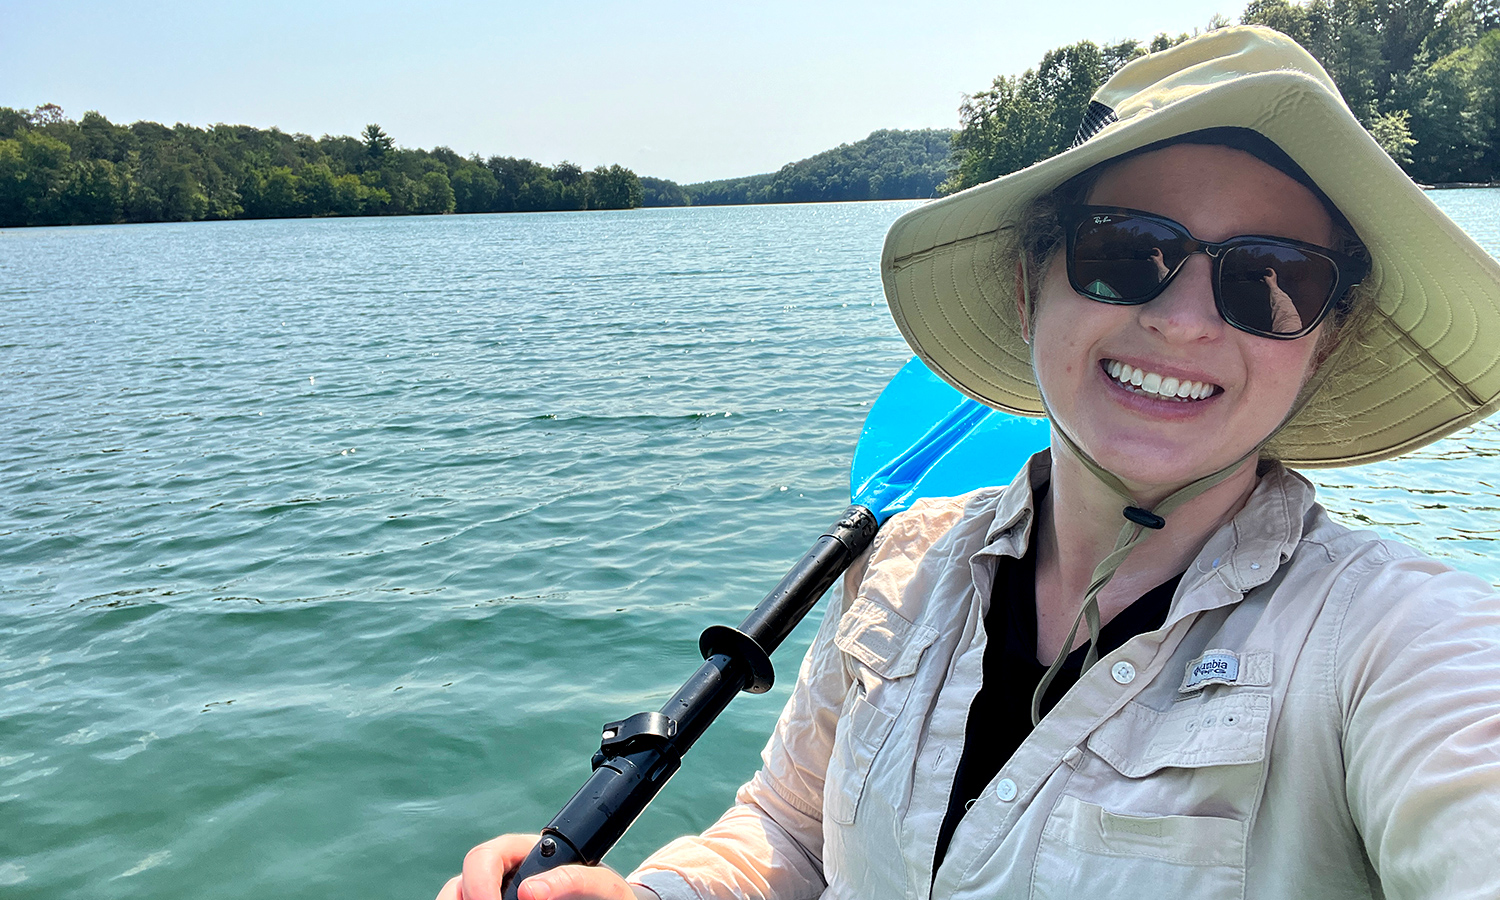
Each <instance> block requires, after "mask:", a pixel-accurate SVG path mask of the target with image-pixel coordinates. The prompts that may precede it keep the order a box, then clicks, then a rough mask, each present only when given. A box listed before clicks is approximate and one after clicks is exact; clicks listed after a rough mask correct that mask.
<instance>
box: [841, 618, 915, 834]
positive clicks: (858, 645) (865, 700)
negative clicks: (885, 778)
mask: <svg viewBox="0 0 1500 900" xmlns="http://www.w3.org/2000/svg"><path fill="white" fill-rule="evenodd" d="M936 638H937V631H935V630H934V629H932V628H929V627H927V626H926V625H916V624H913V623H912V622H909V621H907V620H906V619H905V618H903V617H902V616H901V615H900V614H899V613H897V612H896V611H895V610H892V609H889V608H887V607H884V606H881V605H880V604H878V603H875V602H873V601H871V600H868V599H866V598H863V597H862V598H860V599H857V600H855V601H854V603H852V604H851V605H850V607H849V610H848V611H847V612H845V613H844V615H843V617H842V618H840V619H839V630H838V634H837V635H836V636H835V637H834V644H835V645H836V646H837V647H838V648H839V650H841V651H842V652H843V653H844V655H845V656H846V657H847V659H846V662H847V663H848V665H849V669H850V671H851V673H852V674H853V678H854V684H853V685H852V686H851V687H850V690H849V694H848V696H846V697H845V699H844V708H843V711H842V713H841V714H840V716H839V724H838V731H837V733H836V734H835V736H834V743H833V753H832V755H831V756H830V757H829V760H828V774H827V778H826V781H825V783H824V788H823V811H824V813H825V814H826V815H827V816H828V817H829V818H830V819H832V820H834V821H835V822H839V823H841V824H844V825H850V824H853V822H854V816H855V813H856V812H857V811H858V809H859V800H860V796H861V795H862V794H863V793H864V789H865V782H866V780H867V779H868V778H869V775H870V766H871V765H872V764H873V763H874V761H875V756H876V754H877V753H879V751H880V748H881V747H882V746H883V745H884V743H885V740H886V738H887V737H889V736H890V733H891V727H892V726H893V725H894V724H895V722H896V717H897V716H898V715H900V713H901V710H902V708H903V707H905V705H906V698H907V695H909V694H910V693H911V676H912V675H913V674H914V673H915V672H916V671H917V664H918V663H919V662H920V661H921V658H922V652H923V651H924V650H926V649H927V647H928V646H929V645H931V644H932V642H933V640H935V639H936Z"/></svg>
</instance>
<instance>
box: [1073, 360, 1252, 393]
mask: <svg viewBox="0 0 1500 900" xmlns="http://www.w3.org/2000/svg"><path fill="white" fill-rule="evenodd" d="M1099 365H1100V367H1101V368H1102V369H1103V370H1104V372H1105V374H1107V375H1108V376H1109V377H1110V378H1113V379H1114V380H1115V382H1116V383H1117V384H1118V385H1120V386H1121V387H1122V388H1124V389H1125V390H1127V391H1129V392H1131V393H1133V394H1144V395H1146V396H1148V397H1154V398H1155V399H1158V400H1169V401H1172V402H1174V403H1192V402H1196V401H1199V400H1206V399H1208V398H1209V397H1212V396H1213V395H1215V394H1218V393H1222V392H1223V390H1224V389H1223V388H1221V387H1219V386H1218V385H1216V384H1214V383H1213V382H1211V381H1198V380H1195V379H1192V378H1188V377H1186V376H1184V377H1181V378H1179V377H1177V376H1175V375H1163V374H1161V373H1160V372H1157V371H1154V367H1141V366H1132V365H1131V364H1129V363H1126V362H1121V361H1120V360H1118V359H1104V360H1100V362H1099Z"/></svg>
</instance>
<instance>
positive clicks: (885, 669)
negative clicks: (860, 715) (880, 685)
mask: <svg viewBox="0 0 1500 900" xmlns="http://www.w3.org/2000/svg"><path fill="white" fill-rule="evenodd" d="M936 639H937V631H936V630H935V629H932V628H929V627H927V626H926V625H916V624H913V623H911V622H908V621H907V620H906V619H904V618H902V617H901V615H900V614H899V613H897V612H896V611H895V610H893V609H887V608H886V607H884V606H881V605H880V604H878V603H875V602H873V601H871V600H868V599H866V598H864V597H861V598H859V599H857V600H855V601H854V602H853V603H852V604H850V605H849V610H848V611H847V612H845V613H844V615H843V617H842V618H840V619H839V630H838V634H837V635H836V636H835V637H834V639H833V642H834V644H835V645H836V646H837V647H838V648H839V649H840V650H842V651H844V652H845V653H847V654H849V655H850V656H852V657H854V658H855V659H857V660H859V661H860V662H862V663H864V664H865V665H867V666H869V667H870V668H871V669H873V670H874V671H875V673H876V674H877V675H879V676H880V677H882V678H905V677H906V676H908V675H910V674H912V673H913V672H915V671H917V662H918V661H919V660H920V659H921V658H922V651H923V650H926V649H927V647H928V645H930V644H931V643H932V642H933V641H934V640H936Z"/></svg>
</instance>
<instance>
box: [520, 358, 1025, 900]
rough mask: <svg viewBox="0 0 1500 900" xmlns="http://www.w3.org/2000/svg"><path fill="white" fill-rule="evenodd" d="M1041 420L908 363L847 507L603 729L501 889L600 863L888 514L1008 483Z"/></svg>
mask: <svg viewBox="0 0 1500 900" xmlns="http://www.w3.org/2000/svg"><path fill="white" fill-rule="evenodd" d="M1048 428H1049V426H1048V424H1047V421H1046V420H1045V419H1023V418H1019V417H1016V416H1010V415H1006V414H1004V413H1001V412H998V411H996V410H993V409H990V408H989V407H986V406H984V405H982V404H980V403H978V402H976V401H974V400H970V399H968V398H967V397H964V396H962V395H961V394H959V393H958V392H957V391H956V390H954V389H953V388H952V387H950V386H948V384H947V383H945V382H944V381H942V380H941V379H940V378H938V377H937V376H936V375H934V374H932V372H930V371H929V370H928V369H927V367H926V366H924V365H923V364H922V362H921V361H920V360H918V359H912V360H911V361H909V362H908V363H907V364H906V365H905V366H904V367H902V369H901V371H900V372H897V373H896V376H895V377H894V378H892V379H891V381H890V383H889V384H887V385H886V387H885V390H884V391H882V392H881V394H880V397H879V399H877V400H876V401H875V405H874V406H873V407H871V409H870V414H869V415H868V416H867V417H866V418H865V426H864V430H863V431H862V432H861V434H860V439H859V444H858V446H857V447H856V448H855V450H854V461H853V464H852V465H851V466H850V470H849V486H850V498H851V505H850V506H849V508H848V509H846V510H844V514H843V515H842V516H840V517H839V520H838V521H837V522H836V523H834V525H833V527H832V528H830V529H828V530H827V531H825V532H824V533H823V534H822V536H820V537H819V538H818V540H817V542H816V543H814V544H813V547H812V549H811V550H809V551H808V552H807V553H806V555H804V556H803V557H802V559H801V560H799V561H798V562H797V564H796V565H794V566H793V567H792V568H791V571H789V572H787V574H786V576H785V577H783V578H782V579H781V581H780V583H778V584H777V585H776V587H775V589H774V590H772V591H771V593H769V594H767V595H766V597H765V599H764V600H762V601H761V602H760V605H758V606H756V607H755V609H754V610H752V611H751V613H750V615H749V616H747V617H746V618H745V620H744V621H743V622H741V623H740V626H739V628H729V627H727V626H724V625H713V626H710V627H709V628H708V629H706V630H705V631H704V632H703V634H702V636H701V637H700V638H699V639H698V649H699V650H700V651H701V652H702V654H703V659H704V662H703V665H702V666H700V667H699V668H698V671H697V672H696V673H694V675H693V677H691V678H689V679H688V680H687V682H686V683H685V684H683V686H682V687H681V688H679V689H678V691H677V693H675V694H673V695H672V698H671V699H670V700H668V701H667V703H666V705H665V706H663V707H662V708H661V710H660V711H658V712H643V713H636V714H635V715H633V716H631V717H629V718H628V719H622V720H620V721H618V722H610V723H609V724H607V725H605V726H604V734H603V739H602V741H601V743H600V746H599V750H598V752H596V753H595V754H594V772H593V774H592V775H591V776H590V777H589V779H588V780H587V781H586V782H584V785H583V787H582V788H580V789H579V790H578V793H576V794H574V795H573V799H571V800H569V801H568V803H567V805H566V806H564V807H563V808H562V811H561V812H559V813H558V814H557V815H556V816H555V817H554V818H553V819H552V821H551V822H550V823H548V825H547V827H546V828H544V829H542V839H541V841H540V842H538V843H537V845H536V847H535V848H533V849H532V851H531V853H530V855H528V856H527V857H526V859H525V861H524V862H522V863H521V865H520V867H519V868H518V869H517V870H516V872H515V873H514V874H513V875H512V876H511V877H510V879H509V880H508V881H507V883H506V885H505V890H504V898H505V900H516V890H517V888H518V887H519V886H520V884H521V882H522V881H524V880H526V879H527V878H529V877H531V876H532V875H536V874H538V873H540V872H545V871H547V870H549V869H553V868H556V867H557V866H563V865H569V864H574V863H583V864H585V865H591V866H592V865H598V863H599V861H600V860H601V859H602V858H603V857H604V854H605V853H606V852H608V851H609V849H610V848H611V847H613V846H614V845H615V842H616V841H618V840H619V839H620V836H621V835H623V834H624V833H625V830H626V829H627V828H629V827H630V825H631V823H633V822H634V821H635V819H636V816H638V815H640V813H641V811H642V810H643V809H645V808H646V804H648V803H650V802H651V800H652V798H653V797H655V796H656V794H657V792H658V791H660V790H661V789H662V787H663V786H664V785H665V784H666V783H667V780H668V779H669V778H671V777H672V775H673V774H674V773H675V772H676V771H677V769H678V767H679V766H680V765H681V762H682V756H683V754H685V753H686V752H687V751H688V748H689V747H691V746H692V745H693V742H694V741H696V740H697V739H698V738H699V736H701V735H702V734H703V732H704V731H705V730H706V729H707V728H708V726H709V724H710V723H712V722H713V720H714V719H715V718H716V717H717V716H718V715H719V713H721V712H723V711H724V708H725V707H726V706H728V705H729V701H730V700H732V699H734V696H735V695H736V694H738V693H739V692H740V691H745V692H747V693H751V694H762V693H765V692H766V691H768V690H770V689H771V684H772V682H773V681H774V678H775V673H774V671H773V669H772V667H771V653H772V652H773V651H775V649H776V648H777V647H778V646H780V644H781V642H782V641H783V640H784V639H785V638H786V637H787V635H788V634H790V633H791V631H792V629H793V628H795V627H796V626H797V623H798V622H800V621H802V618H803V617H804V616H805V615H807V613H808V611H809V610H811V609H812V607H813V605H814V604H816V603H817V602H818V598H819V597H821V596H822V595H823V592H824V591H826V590H827V589H828V587H829V586H830V585H832V584H833V582H834V581H835V580H836V579H837V578H838V577H839V576H840V575H841V574H843V572H844V570H845V569H847V568H848V567H849V565H850V563H852V562H853V561H854V559H855V558H856V557H858V556H859V555H860V553H862V552H864V549H865V548H866V547H867V546H869V544H870V541H871V540H872V539H873V538H874V537H875V531H876V529H877V528H878V527H879V526H880V524H881V523H882V522H884V521H885V520H886V519H887V518H889V517H890V516H892V515H894V514H895V513H898V512H900V511H901V510H903V509H906V508H907V507H909V506H910V505H911V504H912V502H914V501H915V500H917V499H919V498H921V497H942V496H952V495H955V494H962V493H965V492H967V491H970V490H973V489H975V488H978V487H983V486H985V485H988V484H993V483H994V480H995V479H996V478H1005V479H1009V478H1010V477H1011V474H1012V473H1014V472H1016V471H1017V470H1018V469H1019V468H1020V467H1021V465H1022V464H1023V463H1024V462H1025V461H1026V459H1027V458H1028V457H1029V456H1031V454H1032V453H1034V452H1036V451H1037V450H1039V449H1041V448H1042V447H1045V446H1046V445H1047V442H1048V440H1049V437H1050V432H1049V430H1048Z"/></svg>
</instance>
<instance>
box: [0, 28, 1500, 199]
mask: <svg viewBox="0 0 1500 900" xmlns="http://www.w3.org/2000/svg"><path fill="white" fill-rule="evenodd" d="M1240 21H1241V22H1244V23H1256V24H1263V25H1267V26H1270V27H1272V28H1276V29H1278V30H1280V31H1282V32H1284V33H1286V34H1288V35H1290V36H1291V37H1293V38H1294V39H1296V40H1297V41H1298V42H1299V43H1301V44H1302V45H1303V46H1304V47H1306V48H1307V49H1308V50H1309V51H1310V52H1311V53H1312V54H1313V56H1315V57H1317V59H1318V61H1319V62H1321V63H1322V64H1323V66H1324V67H1325V68H1326V69H1327V70H1328V72H1329V74H1330V75H1331V76H1332V77H1333V79H1334V81H1335V82H1336V83H1337V84H1338V86H1339V89H1340V90H1341V91H1343V93H1344V96H1345V98H1346V99H1347V100H1348V101H1349V105H1350V107H1351V108H1352V109H1353V110H1354V113H1355V115H1356V116H1357V117H1358V118H1359V120H1360V122H1361V123H1363V124H1364V125H1365V127H1366V128H1368V129H1369V130H1370V132H1371V133H1372V134H1373V135H1374V136H1375V138H1376V140H1377V141H1378V142H1379V143H1380V145H1381V146H1382V147H1384V148H1385V149H1386V151H1387V152H1388V153H1390V155H1391V156H1392V158H1394V159H1395V160H1396V161H1397V162H1398V163H1400V164H1401V166H1402V167H1403V168H1404V169H1405V170H1406V171H1407V173H1408V174H1410V175H1411V176H1412V177H1413V178H1414V179H1416V180H1417V181H1419V182H1424V183H1428V184H1436V183H1452V182H1461V183H1480V184H1485V183H1495V182H1500V0H1307V2H1303V3H1292V2H1289V0H1252V2H1251V3H1250V4H1249V5H1248V6H1247V7H1246V8H1245V11H1244V13H1243V15H1242V16H1241V19H1240ZM1227 24H1229V23H1228V22H1227V21H1224V20H1216V21H1212V22H1210V23H1209V25H1208V27H1209V28H1210V29H1212V28H1217V27H1221V26H1223V25H1227ZM1187 38H1188V35H1187V34H1180V35H1177V36H1175V37H1174V36H1170V35H1166V34H1158V35H1156V36H1155V37H1154V38H1152V39H1151V40H1150V41H1147V42H1141V41H1138V40H1134V39H1126V40H1121V41H1118V42H1115V43H1113V44H1106V45H1103V46H1100V45H1098V44H1095V43H1094V42H1092V41H1081V42H1079V43H1077V44H1072V45H1070V46H1067V47H1061V48H1058V49H1055V50H1051V51H1048V52H1047V53H1046V54H1045V55H1044V56H1043V58H1042V60H1041V62H1040V63H1039V64H1038V65H1037V66H1036V68H1034V69H1028V70H1027V71H1026V72H1024V73H1023V74H1021V75H1015V76H1011V75H1002V76H999V77H998V78H996V79H995V80H994V83H993V84H992V85H991V86H990V87H989V89H987V90H984V91H980V92H978V93H975V94H972V95H969V96H966V97H965V98H964V101H963V103H962V105H961V106H960V107H959V122H960V127H959V129H958V130H957V131H948V130H943V129H926V130H919V131H898V130H881V131H876V132H874V133H872V134H871V135H869V136H868V137H866V138H865V139H863V140H861V141H856V142H854V143H851V144H843V145H840V146H839V147H836V148H834V149H832V150H828V151H825V152H823V153H819V154H816V155H815V156H812V157H809V158H807V159H804V160H800V161H798V162H795V163H789V164H787V165H786V166H783V167H782V168H781V169H780V170H778V171H776V172H768V173H765V174H761V175H751V176H745V177H742V178H730V179H722V180H718V181H708V182H700V183H697V184H687V185H681V184H678V183H676V182H673V181H669V180H667V179H661V178H652V177H642V176H639V175H637V174H636V173H635V172H633V171H631V170H630V169H628V168H625V167H624V166H620V165H609V166H598V167H596V168H594V169H592V170H588V171H585V170H584V169H583V168H582V167H580V166H577V165H574V164H573V163H569V162H561V163H558V164H557V165H555V166H547V165H543V164H541V163H537V162H534V161H532V160H529V159H518V158H515V157H504V156H491V157H489V158H487V159H484V158H481V157H480V156H478V155H473V156H461V155H459V154H458V153H455V152H454V151H453V150H450V149H448V148H447V147H437V148H434V149H432V150H422V149H407V148H402V147H398V146H397V145H396V143H395V140H394V139H393V138H392V137H391V136H390V135H389V134H387V133H386V132H385V131H384V130H383V129H382V128H381V127H380V126H379V125H374V124H372V125H368V126H366V127H365V130H364V132H363V133H362V134H361V135H359V136H358V137H349V136H332V135H324V136H323V137H321V138H313V137H311V136H309V135H306V134H289V133H287V132H283V131H281V130H280V129H277V128H270V129H260V128H253V127H250V126H247V125H225V124H218V125H212V126H209V127H206V128H198V127H194V126H192V125H184V124H181V123H179V124H176V125H173V126H171V127H167V126H165V125H161V124H158V123H156V122H135V123H133V124H130V125H122V124H116V123H113V122H111V121H109V120H108V119H107V118H105V117H104V116H103V115H101V114H100V113H98V112H93V111H90V112H87V113H85V114H84V115H83V116H82V118H80V119H78V120H76V121H75V120H73V119H70V118H68V117H67V115H66V114H65V113H64V111H63V110H62V109H61V108H59V107H58V106H56V105H55V104H43V105H41V106H38V107H36V108H34V109H31V110H19V109H11V108H8V107H0V227H9V226H18V225H73V224H100V223H115V222H160V221H191V220H199V219H254V218H291V217H310V216H363V215H430V214H443V213H475V212H527V211H553V210H587V209H629V208H634V207H639V206H686V205H718V204H730V203H798V202H810V201H830V200H880V199H905V198H925V197H933V196H938V195H941V194H947V193H952V192H954V191H958V190H962V189H964V188H967V187H972V186H973V185H976V184H980V183H982V182H985V181H988V180H990V179H992V178H997V177H999V176H1001V175H1004V174H1007V173H1009V172H1012V171H1015V170H1017V169H1021V168H1024V167H1025V166H1028V165H1030V164H1032V163H1034V162H1036V161H1038V160H1040V159H1044V158H1046V157H1048V156H1051V155H1053V154H1055V153H1057V152H1060V151H1061V150H1063V149H1064V148H1066V146H1067V145H1068V143H1069V142H1070V141H1071V140H1072V138H1073V134H1074V132H1075V130H1076V129H1077V126H1078V122H1079V121H1080V120H1081V118H1082V115H1083V110H1084V109H1085V108H1086V107H1087V105H1088V99H1089V96H1090V95H1091V94H1092V93H1093V92H1094V91H1095V90H1096V89H1097V88H1098V87H1099V85H1100V84H1102V83H1103V82H1104V80H1105V79H1107V78H1108V77H1109V76H1110V75H1111V74H1113V73H1114V72H1115V71H1116V70H1118V69H1119V68H1120V67H1121V66H1123V65H1124V64H1125V63H1127V62H1129V61H1130V60H1132V59H1134V58H1136V57H1138V56H1141V55H1143V54H1145V53H1147V52H1151V51H1156V50H1161V49H1165V48H1167V47H1170V46H1173V45H1174V44H1177V43H1180V42H1181V41H1184V40H1186V39H1187Z"/></svg>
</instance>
